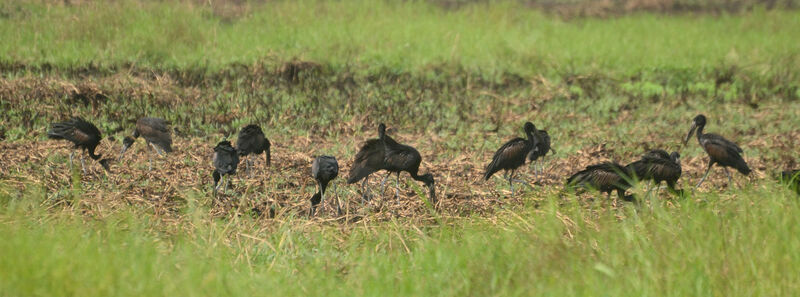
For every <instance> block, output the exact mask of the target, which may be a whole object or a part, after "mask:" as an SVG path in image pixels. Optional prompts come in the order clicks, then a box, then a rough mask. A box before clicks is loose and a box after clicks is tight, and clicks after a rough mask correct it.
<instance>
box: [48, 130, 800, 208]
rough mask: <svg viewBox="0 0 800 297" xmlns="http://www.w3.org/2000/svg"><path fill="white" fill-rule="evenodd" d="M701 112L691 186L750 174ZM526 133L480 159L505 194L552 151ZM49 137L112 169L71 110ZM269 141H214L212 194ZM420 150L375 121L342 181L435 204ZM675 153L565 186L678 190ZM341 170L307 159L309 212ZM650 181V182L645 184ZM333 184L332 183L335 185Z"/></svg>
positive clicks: (256, 135)
mask: <svg viewBox="0 0 800 297" xmlns="http://www.w3.org/2000/svg"><path fill="white" fill-rule="evenodd" d="M706 120H707V119H706V117H705V116H704V115H702V114H701V115H697V116H696V117H695V118H694V119H693V120H692V125H691V128H690V130H689V133H688V134H687V135H686V138H685V139H683V146H686V145H687V143H688V142H689V140H690V139H691V137H692V135H696V137H697V142H698V144H699V145H700V147H702V148H703V150H704V151H705V152H706V154H707V155H708V158H709V159H708V160H709V161H708V167H707V169H706V172H705V175H704V176H703V177H702V178H701V179H700V181H699V182H698V183H697V185H696V186H695V187H699V186H700V185H701V184H702V183H703V181H705V179H706V178H707V177H708V174H709V173H710V171H711V168H712V167H713V166H714V165H718V166H720V167H722V168H723V170H724V171H725V173H726V175H727V176H728V179H729V185H730V184H732V177H731V175H730V172H729V171H728V167H731V168H733V169H735V170H737V171H738V172H739V173H741V174H743V175H745V176H749V175H750V173H751V170H750V168H749V167H748V165H747V163H746V162H745V160H744V159H743V158H742V153H743V150H742V148H741V147H739V146H738V145H737V144H736V143H734V142H732V141H730V140H727V139H725V138H724V137H722V136H720V135H717V134H713V133H705V132H704V128H705V125H706ZM523 131H524V132H525V138H521V137H518V138H514V139H511V140H509V141H508V142H506V143H505V144H503V145H502V146H501V147H500V148H499V149H498V150H497V151H496V152H495V154H494V155H493V157H492V159H491V161H490V162H489V164H488V165H487V166H486V169H485V173H484V175H483V179H484V180H487V181H488V180H489V179H490V178H491V177H492V176H493V175H494V174H495V173H497V172H499V171H501V170H502V171H503V172H504V175H503V179H504V180H505V181H507V182H508V185H509V187H510V189H511V195H512V196H514V195H515V194H516V191H515V190H514V183H517V184H523V185H526V186H529V187H532V186H531V185H530V184H529V183H527V182H525V181H523V180H519V179H515V178H514V175H515V173H516V171H517V170H518V169H519V168H520V167H522V166H523V165H525V164H526V163H533V164H534V174H535V176H538V169H537V168H536V163H537V162H538V163H541V161H542V159H543V158H544V157H545V155H547V154H548V153H551V154H554V153H555V151H554V150H553V148H551V141H550V136H549V134H548V133H547V131H546V130H538V129H537V128H536V126H535V125H534V124H533V123H531V122H526V123H525V124H524V126H523ZM47 136H48V138H50V139H60V140H66V141H69V142H72V143H73V144H74V148H75V149H77V150H83V151H86V152H87V154H88V155H89V157H90V158H92V160H95V161H97V162H98V163H99V164H100V165H101V166H102V167H103V169H104V170H105V171H106V172H109V171H110V166H109V161H110V159H108V158H102V155H101V154H96V153H95V149H96V148H97V145H98V144H99V143H100V140H102V135H101V133H100V130H99V129H97V127H96V126H95V125H94V124H92V123H90V122H88V121H86V120H84V119H82V118H80V117H73V118H71V119H70V120H68V121H65V122H58V123H53V124H52V125H51V127H50V130H48V131H47ZM139 137H142V138H144V140H145V142H146V146H147V150H148V151H149V150H150V148H152V149H153V150H154V151H155V152H156V154H158V155H159V156H162V157H163V156H165V155H166V154H168V153H170V152H172V136H171V133H170V129H169V124H168V123H167V121H165V120H164V119H160V118H153V117H144V118H141V119H139V120H138V121H137V122H136V126H135V128H134V130H133V133H132V135H131V136H128V137H125V138H124V139H123V144H122V150H121V151H120V154H119V157H118V160H121V159H122V158H123V156H124V154H125V152H126V151H127V150H128V149H129V148H130V147H131V146H132V145H133V144H134V142H135V141H136V139H137V138H139ZM270 146H271V144H270V142H269V140H268V139H267V137H266V136H265V135H264V132H263V131H262V129H261V127H259V126H258V125H247V126H245V127H244V128H242V130H240V131H239V134H238V139H237V141H236V147H234V146H233V144H232V143H231V142H230V141H227V140H223V141H220V142H219V143H217V145H216V146H215V147H214V154H213V156H212V158H211V163H212V165H213V166H214V169H213V172H212V174H211V175H212V177H213V181H214V183H213V195H214V196H215V197H216V196H217V193H218V191H219V190H220V188H222V186H223V184H224V186H225V187H224V188H223V191H226V190H227V188H228V183H229V179H230V178H229V176H231V175H235V174H236V171H237V168H238V166H239V162H240V161H241V160H242V159H244V161H245V171H246V173H247V174H248V175H249V174H251V173H252V172H251V170H250V167H252V166H253V163H252V161H251V157H252V155H260V154H264V155H265V160H266V164H267V166H270V163H271V162H270V161H271V156H270ZM74 154H75V151H73V152H72V153H71V154H70V157H69V162H70V168H72V162H73V157H74ZM80 160H81V169H82V171H83V172H84V173H85V172H86V165H85V163H84V158H83V155H81V156H80ZM421 162H422V156H421V155H420V153H419V151H417V149H415V148H414V147H412V146H409V145H405V144H401V143H398V142H397V141H395V140H394V139H393V138H392V137H391V136H389V135H387V134H386V125H384V124H383V123H381V124H379V125H378V137H377V138H373V139H368V140H366V141H365V142H364V144H363V145H362V146H361V148H360V149H359V150H358V152H357V153H356V155H355V158H354V160H353V165H352V167H351V169H350V172H349V175H348V177H347V184H354V183H358V182H359V181H361V184H362V185H361V193H362V197H363V198H364V199H365V200H369V199H371V198H373V195H372V193H371V191H370V189H369V187H368V183H367V180H368V179H369V177H370V176H371V175H372V174H373V173H376V172H379V171H384V172H385V173H386V176H384V178H383V180H382V182H381V188H382V190H381V192H383V190H385V187H386V181H387V179H389V177H390V176H391V175H392V174H393V173H394V174H395V175H396V180H395V198H396V197H397V196H398V191H399V183H400V174H401V173H403V172H406V173H408V174H409V175H410V177H411V178H412V179H414V180H416V181H419V182H422V183H423V184H424V185H425V186H426V187H427V188H428V195H427V196H428V197H427V198H428V199H429V201H430V203H432V204H433V205H434V206H435V205H436V187H435V179H434V176H433V174H432V173H430V172H429V173H425V174H422V175H420V173H419V167H420V163H421ZM148 167H149V168H152V154H150V153H148ZM681 173H682V170H681V164H680V154H678V152H672V153H667V151H665V150H661V149H654V150H650V151H648V152H646V153H645V154H644V155H642V157H641V158H640V159H639V160H636V161H634V162H632V163H630V164H627V165H625V166H623V165H621V164H618V163H616V162H602V163H598V164H593V165H589V166H587V167H586V168H585V169H583V170H580V171H578V172H576V173H574V174H573V175H571V176H569V177H568V178H567V179H566V183H565V189H573V190H576V191H580V192H582V191H585V190H596V191H599V192H603V193H607V194H608V195H609V197H610V195H611V192H616V193H617V196H618V197H619V198H620V199H622V200H625V201H636V199H635V198H634V197H633V195H625V193H626V191H627V190H628V189H629V188H631V187H632V185H633V184H634V183H635V182H636V181H652V182H654V183H655V184H656V186H657V187H658V186H659V184H660V183H661V182H662V181H663V182H666V184H667V188H668V190H669V191H670V193H672V194H675V195H679V196H682V195H683V194H684V191H683V190H681V189H677V188H676V183H677V181H678V179H680V177H681ZM798 175H800V170H787V171H784V172H782V173H781V175H780V177H781V178H782V179H784V180H791V184H792V185H793V188H794V189H795V190H796V191H798V193H800V187H799V186H798ZM338 176H339V164H338V162H337V160H336V157H334V156H328V155H321V156H318V157H316V158H315V159H314V160H313V162H312V165H311V177H313V178H314V180H315V181H316V183H317V191H316V192H315V193H314V194H313V196H312V197H311V199H310V202H311V208H310V210H309V216H314V215H315V212H316V209H317V207H318V206H319V205H320V203H322V202H323V201H324V200H325V195H326V190H328V185H329V183H330V182H331V181H333V180H334V179H336V178H337V177H338ZM651 189H652V188H651ZM334 191H335V188H334ZM336 209H337V211H338V212H339V213H340V214H341V207H340V203H338V202H337V206H336Z"/></svg>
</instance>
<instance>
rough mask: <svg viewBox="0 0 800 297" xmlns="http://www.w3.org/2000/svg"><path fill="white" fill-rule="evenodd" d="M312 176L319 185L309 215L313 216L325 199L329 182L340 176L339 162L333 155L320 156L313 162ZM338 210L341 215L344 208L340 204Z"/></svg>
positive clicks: (312, 198)
mask: <svg viewBox="0 0 800 297" xmlns="http://www.w3.org/2000/svg"><path fill="white" fill-rule="evenodd" d="M311 176H312V177H313V178H314V180H315V181H317V186H318V187H319V189H318V190H317V192H316V193H314V196H312V197H311V209H310V210H309V216H311V217H313V216H314V213H315V212H316V208H317V206H318V205H319V204H320V202H323V201H325V190H326V189H327V188H328V183H330V182H331V181H332V180H334V179H335V178H336V177H337V176H339V162H337V161H336V158H334V157H332V156H319V157H317V158H315V159H314V162H312V163H311ZM334 190H335V188H334ZM334 192H336V191H334ZM337 211H338V213H339V214H340V215H341V212H342V210H341V207H340V206H339V205H338V204H337Z"/></svg>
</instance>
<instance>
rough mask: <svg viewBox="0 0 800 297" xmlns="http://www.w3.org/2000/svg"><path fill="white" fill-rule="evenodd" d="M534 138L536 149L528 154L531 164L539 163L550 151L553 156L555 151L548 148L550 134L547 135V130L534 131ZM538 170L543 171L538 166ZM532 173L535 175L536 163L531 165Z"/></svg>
mask: <svg viewBox="0 0 800 297" xmlns="http://www.w3.org/2000/svg"><path fill="white" fill-rule="evenodd" d="M534 136H535V137H536V147H535V148H534V149H532V150H531V151H530V152H529V153H528V160H529V161H530V162H531V163H533V162H534V161H538V163H541V162H542V160H543V159H544V156H545V155H547V153H549V152H551V151H552V152H553V154H555V153H556V151H555V150H554V149H553V148H552V147H550V134H547V130H536V133H534ZM539 170H544V168H542V166H540V168H539ZM533 172H534V174H537V173H536V172H537V169H536V163H534V165H533Z"/></svg>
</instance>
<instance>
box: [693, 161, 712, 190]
mask: <svg viewBox="0 0 800 297" xmlns="http://www.w3.org/2000/svg"><path fill="white" fill-rule="evenodd" d="M711 166H714V162H713V161H709V162H708V168H706V174H705V175H703V178H701V179H700V182H699V183H697V185H696V186H695V188H699V187H700V184H702V183H703V181H705V180H706V177H708V173H709V172H711Z"/></svg>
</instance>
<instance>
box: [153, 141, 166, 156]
mask: <svg viewBox="0 0 800 297" xmlns="http://www.w3.org/2000/svg"><path fill="white" fill-rule="evenodd" d="M150 145H151V146H153V149H154V150H155V151H156V154H158V156H159V157H164V153H162V152H161V149H159V148H158V146H156V144H155V143H152V142H150Z"/></svg>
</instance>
